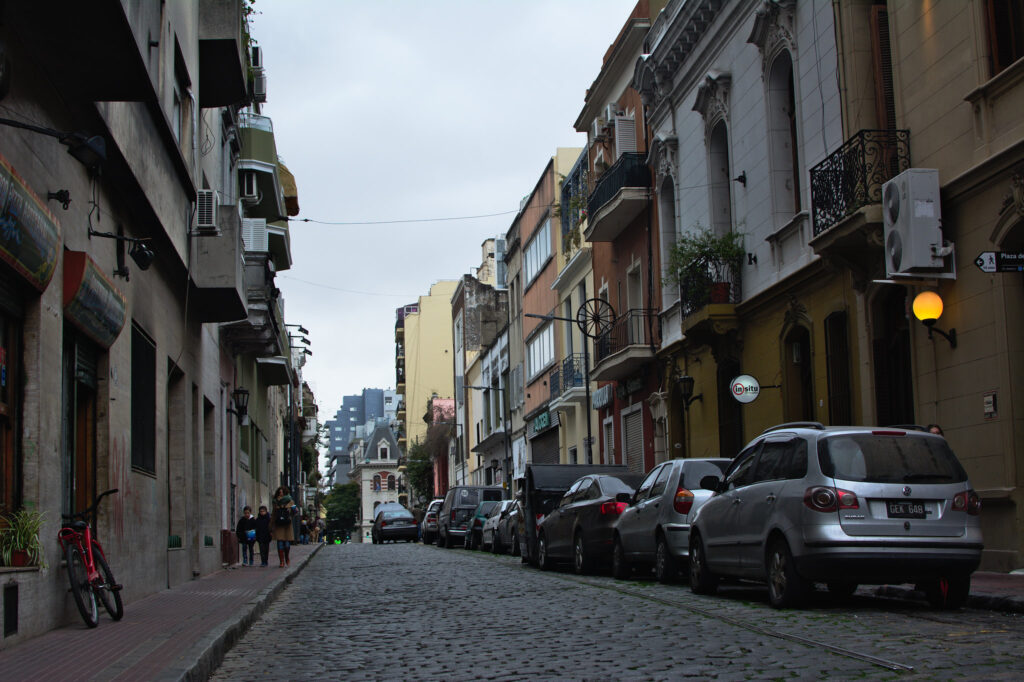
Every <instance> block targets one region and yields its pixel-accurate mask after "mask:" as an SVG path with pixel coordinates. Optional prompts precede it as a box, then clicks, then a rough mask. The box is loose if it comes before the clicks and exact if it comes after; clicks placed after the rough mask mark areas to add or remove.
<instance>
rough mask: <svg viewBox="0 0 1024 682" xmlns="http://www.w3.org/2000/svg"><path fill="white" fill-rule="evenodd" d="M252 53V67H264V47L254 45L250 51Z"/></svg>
mask: <svg viewBox="0 0 1024 682" xmlns="http://www.w3.org/2000/svg"><path fill="white" fill-rule="evenodd" d="M250 55H251V58H250V60H249V61H250V66H252V68H254V69H262V68H263V48H262V47H260V46H259V45H253V46H252V50H251V51H250Z"/></svg>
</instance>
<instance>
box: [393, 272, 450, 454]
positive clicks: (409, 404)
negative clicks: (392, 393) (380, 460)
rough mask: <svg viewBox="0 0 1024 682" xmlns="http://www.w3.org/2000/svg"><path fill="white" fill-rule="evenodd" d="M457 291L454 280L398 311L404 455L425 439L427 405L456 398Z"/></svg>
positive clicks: (439, 284) (398, 389)
mask: <svg viewBox="0 0 1024 682" xmlns="http://www.w3.org/2000/svg"><path fill="white" fill-rule="evenodd" d="M457 285H458V282H457V281H454V280H442V281H439V282H437V283H435V284H434V285H433V286H431V287H430V293H429V294H428V295H426V296H420V297H419V300H418V301H417V302H416V303H415V304H413V305H408V306H405V307H404V308H399V314H398V315H397V317H398V319H397V320H396V322H395V365H396V370H397V377H396V380H397V386H396V388H395V390H396V392H397V393H398V394H399V395H401V396H402V397H401V408H400V410H399V413H398V419H399V421H401V422H402V432H401V434H400V437H399V441H398V444H399V446H400V447H401V448H402V452H408V445H409V444H410V443H415V442H416V441H422V440H425V439H426V435H427V424H426V422H424V421H423V415H424V414H426V412H427V402H428V401H429V400H430V399H431V398H432V397H438V398H452V397H454V391H455V388H454V379H453V375H452V331H451V324H452V312H451V310H452V304H451V299H452V294H453V293H454V292H455V287H456V286H457Z"/></svg>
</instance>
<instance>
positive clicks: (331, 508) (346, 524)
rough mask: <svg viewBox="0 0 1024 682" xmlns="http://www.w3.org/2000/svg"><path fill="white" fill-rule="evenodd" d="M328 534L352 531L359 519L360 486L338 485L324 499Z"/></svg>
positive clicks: (353, 484)
mask: <svg viewBox="0 0 1024 682" xmlns="http://www.w3.org/2000/svg"><path fill="white" fill-rule="evenodd" d="M324 509H325V511H326V514H327V530H328V532H335V533H337V532H347V531H351V530H352V528H353V527H354V526H355V524H356V519H357V518H358V517H359V484H358V483H344V484H342V483H338V484H337V485H335V486H334V487H333V488H331V492H330V493H328V494H327V497H326V498H324Z"/></svg>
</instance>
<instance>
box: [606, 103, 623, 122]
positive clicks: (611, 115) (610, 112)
mask: <svg viewBox="0 0 1024 682" xmlns="http://www.w3.org/2000/svg"><path fill="white" fill-rule="evenodd" d="M619 112H620V109H619V105H618V104H616V103H615V102H612V103H611V104H608V105H607V106H605V108H604V120H605V125H611V123H612V122H613V121H614V120H615V117H616V116H619V115H620V113H619Z"/></svg>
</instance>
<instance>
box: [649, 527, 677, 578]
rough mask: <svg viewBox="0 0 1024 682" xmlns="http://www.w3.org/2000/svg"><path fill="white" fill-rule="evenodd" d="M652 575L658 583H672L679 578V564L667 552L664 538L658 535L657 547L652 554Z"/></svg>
mask: <svg viewBox="0 0 1024 682" xmlns="http://www.w3.org/2000/svg"><path fill="white" fill-rule="evenodd" d="M654 575H655V577H656V578H657V579H658V582H659V583H665V584H668V583H672V582H675V580H676V578H677V577H679V564H678V563H676V560H675V557H673V556H672V554H671V553H669V551H668V543H667V542H666V541H665V536H664V535H662V534H661V533H658V540H657V547H656V549H655V553H654Z"/></svg>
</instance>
